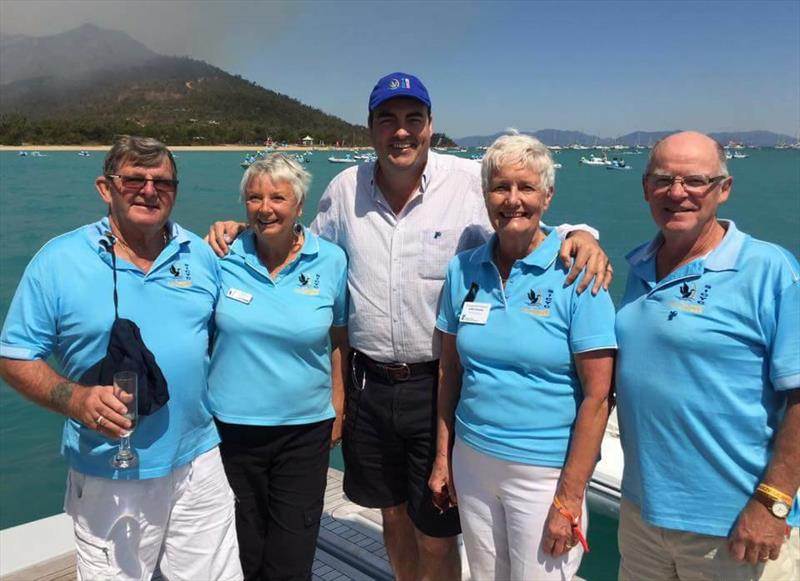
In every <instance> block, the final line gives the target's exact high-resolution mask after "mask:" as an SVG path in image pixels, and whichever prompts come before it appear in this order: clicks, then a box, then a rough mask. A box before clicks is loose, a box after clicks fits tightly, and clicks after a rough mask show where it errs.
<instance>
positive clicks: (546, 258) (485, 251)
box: [471, 229, 561, 270]
mask: <svg viewBox="0 0 800 581" xmlns="http://www.w3.org/2000/svg"><path fill="white" fill-rule="evenodd" d="M496 245H497V233H496V232H495V233H494V234H492V237H491V238H489V240H488V242H486V244H483V245H482V246H479V247H478V248H477V249H475V251H474V252H473V254H472V257H471V261H472V262H474V263H477V264H481V263H486V262H492V261H493V260H494V248H495V246H496ZM560 249H561V239H560V238H559V237H558V232H556V230H555V229H552V230H551V231H550V233H549V234H548V235H547V237H546V238H545V239H544V240H543V241H542V243H541V244H539V246H537V247H536V248H534V250H533V252H531V253H530V254H528V255H527V256H526V257H524V258H520V259H519V260H518V261H517V262H522V263H523V264H525V265H527V266H535V267H538V268H541V269H542V270H546V269H547V268H549V267H550V265H551V264H553V262H554V261H555V260H556V258H558V251H559V250H560Z"/></svg>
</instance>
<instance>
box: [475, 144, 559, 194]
mask: <svg viewBox="0 0 800 581" xmlns="http://www.w3.org/2000/svg"><path fill="white" fill-rule="evenodd" d="M508 165H525V166H528V167H529V168H531V169H532V170H533V171H535V172H536V173H538V174H539V186H540V187H541V188H542V189H543V190H546V191H549V190H550V189H551V188H552V187H553V186H554V185H555V181H556V169H555V166H554V165H553V156H552V155H550V150H549V149H547V147H546V146H545V145H544V143H542V142H541V141H539V140H538V139H536V138H535V137H531V136H530V135H522V134H520V133H518V132H517V131H516V130H515V131H514V132H513V133H511V134H510V135H503V136H501V137H498V138H497V139H496V140H495V142H494V143H492V145H490V146H489V149H487V150H486V154H485V155H484V156H483V161H482V162H481V186H482V187H483V194H484V196H485V195H486V194H488V193H489V188H490V184H491V181H492V176H493V175H494V174H495V172H497V171H498V170H499V169H500V168H501V167H504V166H508Z"/></svg>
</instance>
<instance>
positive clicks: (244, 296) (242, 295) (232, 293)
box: [225, 288, 253, 305]
mask: <svg viewBox="0 0 800 581" xmlns="http://www.w3.org/2000/svg"><path fill="white" fill-rule="evenodd" d="M225 296H226V297H228V298H229V299H233V300H235V301H239V302H240V303H244V304H246V305H249V304H250V301H252V300H253V295H251V294H250V293H246V292H244V291H243V290H239V289H238V288H229V289H228V292H227V293H226V294H225Z"/></svg>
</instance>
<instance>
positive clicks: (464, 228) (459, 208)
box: [311, 152, 597, 363]
mask: <svg viewBox="0 0 800 581" xmlns="http://www.w3.org/2000/svg"><path fill="white" fill-rule="evenodd" d="M480 167H481V166H480V164H479V163H476V162H475V161H473V160H469V159H463V158H459V157H455V156H452V155H440V154H437V153H435V152H429V153H428V163H427V164H426V166H425V171H424V173H423V175H422V180H421V183H420V187H419V189H418V190H417V191H416V192H415V193H414V194H413V195H412V197H411V199H410V200H409V201H408V203H407V204H406V205H405V207H404V208H403V209H402V211H401V212H400V213H399V214H395V213H394V211H392V209H391V207H390V205H389V203H388V202H387V201H386V198H384V196H383V193H382V192H381V191H380V189H379V188H378V185H377V184H376V183H375V179H374V177H375V163H366V164H363V165H359V166H356V167H351V168H348V169H346V170H345V171H343V172H342V173H340V174H339V175H337V176H336V177H335V178H334V179H333V180H332V181H331V183H330V184H329V185H328V187H327V189H326V190H325V193H324V194H323V195H322V199H321V200H320V203H319V211H318V213H317V216H316V218H315V219H314V221H313V223H312V224H311V230H312V231H314V232H315V233H317V234H319V235H320V236H322V237H323V238H326V239H328V240H330V241H331V242H333V243H335V244H338V245H339V246H341V247H342V248H343V249H344V250H345V252H346V253H347V258H348V285H349V289H350V314H349V321H348V329H349V338H350V345H351V346H352V347H353V348H355V349H358V350H359V351H361V352H362V353H364V354H365V355H367V356H369V357H371V358H373V359H375V360H377V361H382V362H385V363H389V362H405V363H418V362H421V361H431V360H433V359H437V358H438V357H439V344H438V339H437V335H436V333H435V332H434V331H435V321H436V313H437V311H438V303H439V296H440V294H441V290H442V284H443V282H444V277H445V274H446V273H447V264H448V262H449V261H450V259H451V258H453V256H454V255H455V254H456V253H458V252H461V251H462V250H467V249H469V248H474V247H476V246H478V245H480V244H482V243H483V242H485V241H486V240H487V239H488V238H489V236H490V235H491V233H492V232H493V230H492V227H491V225H490V224H489V218H488V215H487V212H486V206H485V203H484V198H483V192H482V189H481V179H480ZM571 229H574V228H572V227H570V226H569V225H562V226H559V227H558V230H559V235H561V236H562V237H563V236H564V235H566V233H567V232H569V231H570V230H571ZM584 229H588V228H584ZM588 230H590V231H591V229H588ZM594 234H595V236H597V234H596V232H594Z"/></svg>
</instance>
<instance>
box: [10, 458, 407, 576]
mask: <svg viewBox="0 0 800 581" xmlns="http://www.w3.org/2000/svg"><path fill="white" fill-rule="evenodd" d="M343 476H344V475H343V474H342V472H340V471H339V470H336V469H334V468H330V469H328V487H327V489H326V492H325V505H324V508H323V512H322V521H321V526H320V532H319V541H318V542H317V553H316V555H315V557H314V567H313V571H312V579H313V581H349V580H353V581H368V580H373V579H375V580H378V581H389V580H390V579H392V570H391V567H390V566H389V560H388V557H387V555H386V549H385V548H384V546H383V535H382V532H381V520H380V511H379V510H376V509H364V508H362V507H360V506H356V505H355V504H353V503H352V502H350V501H348V500H347V499H346V498H345V497H344V493H343V492H342V478H343ZM45 531H46V532H45ZM42 539H47V542H46V543H47V546H46V547H43V546H41V545H44V544H45V543H43V542H42ZM72 544H73V541H72V519H70V517H68V516H67V515H65V514H61V515H56V516H54V517H50V518H47V519H42V520H41V521H36V522H33V523H28V524H25V525H20V526H18V527H13V528H10V529H6V530H4V531H0V580H2V581H73V580H74V579H75V551H74V549H72V548H71V547H72ZM59 547H60V549H59ZM65 549H66V550H65ZM46 551H50V555H51V557H50V558H47V557H46V555H47V552H46ZM61 551H63V552H62V553H61V554H59V552H61ZM54 554H55V556H52V555H54ZM43 557H44V558H43Z"/></svg>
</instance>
